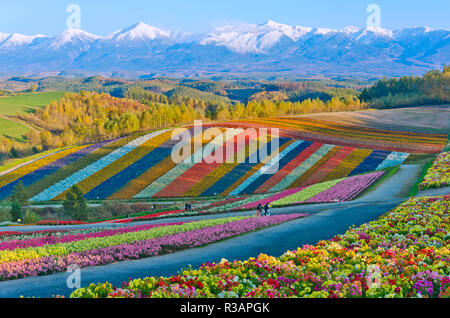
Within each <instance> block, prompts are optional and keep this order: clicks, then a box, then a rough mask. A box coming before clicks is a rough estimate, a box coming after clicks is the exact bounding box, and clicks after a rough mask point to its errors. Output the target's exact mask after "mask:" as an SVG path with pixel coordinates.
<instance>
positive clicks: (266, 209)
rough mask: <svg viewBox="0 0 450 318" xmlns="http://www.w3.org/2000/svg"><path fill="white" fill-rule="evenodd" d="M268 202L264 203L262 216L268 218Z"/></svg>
mask: <svg viewBox="0 0 450 318" xmlns="http://www.w3.org/2000/svg"><path fill="white" fill-rule="evenodd" d="M269 208H270V207H269V202H267V203H266V205H265V206H264V216H268V215H270V214H269Z"/></svg>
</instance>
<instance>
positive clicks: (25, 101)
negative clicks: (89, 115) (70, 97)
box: [0, 92, 64, 116]
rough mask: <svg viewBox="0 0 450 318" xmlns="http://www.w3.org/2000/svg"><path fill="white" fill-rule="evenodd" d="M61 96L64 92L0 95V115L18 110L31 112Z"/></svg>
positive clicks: (7, 114) (14, 112)
mask: <svg viewBox="0 0 450 318" xmlns="http://www.w3.org/2000/svg"><path fill="white" fill-rule="evenodd" d="M63 96H64V92H49V93H31V94H19V95H15V96H10V97H9V96H8V97H0V115H6V116H13V115H16V114H17V113H20V112H28V113H29V112H33V111H34V110H35V109H37V108H42V107H44V106H46V105H48V104H49V103H50V102H51V101H54V100H59V99H60V98H61V97H63Z"/></svg>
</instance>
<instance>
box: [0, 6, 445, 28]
mask: <svg viewBox="0 0 450 318" xmlns="http://www.w3.org/2000/svg"><path fill="white" fill-rule="evenodd" d="M72 3H75V4H78V5H79V6H80V7H81V10H82V11H81V28H82V29H83V30H86V31H88V32H91V33H95V34H98V35H105V34H108V33H111V32H114V31H117V30H119V29H122V28H124V27H127V26H130V25H133V24H135V23H136V22H139V21H142V22H145V23H147V24H150V25H154V26H157V27H160V28H163V29H166V30H181V31H187V32H193V33H200V32H205V31H209V30H211V29H212V28H215V27H218V26H223V25H228V24H237V23H242V22H245V23H263V22H265V21H267V20H269V19H270V20H273V21H276V22H280V23H286V24H291V25H302V26H311V27H329V28H342V27H344V26H347V25H356V26H359V27H364V26H365V23H366V19H367V16H368V13H366V8H367V6H368V5H369V4H372V3H375V4H378V5H379V6H380V7H381V19H382V20H381V22H382V25H381V26H382V27H383V28H387V29H397V28H403V27H411V26H429V27H432V28H436V29H440V28H442V29H450V19H449V18H448V12H450V1H449V0H432V1H430V0H429V1H417V0H416V1H411V0H410V1H407V0H368V1H366V0H220V1H217V0H127V1H117V0H0V32H6V33H12V32H19V33H25V34H35V33H43V34H46V35H55V34H57V33H59V32H61V31H63V30H64V29H65V28H66V20H67V17H68V15H69V13H67V12H66V8H67V6H68V5H69V4H72Z"/></svg>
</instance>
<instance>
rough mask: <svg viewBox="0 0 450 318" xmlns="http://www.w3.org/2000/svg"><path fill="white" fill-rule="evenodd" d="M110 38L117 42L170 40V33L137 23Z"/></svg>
mask: <svg viewBox="0 0 450 318" xmlns="http://www.w3.org/2000/svg"><path fill="white" fill-rule="evenodd" d="M110 37H111V38H112V39H113V40H115V41H117V42H120V41H124V40H132V41H133V40H154V39H156V38H170V37H171V33H170V32H167V31H163V30H161V29H158V28H156V27H153V26H150V25H148V24H145V23H143V22H139V23H137V24H135V25H133V26H131V27H128V28H125V29H122V30H120V31H117V32H115V33H113V34H112V35H111V36H110Z"/></svg>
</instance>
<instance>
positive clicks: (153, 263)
mask: <svg viewBox="0 0 450 318" xmlns="http://www.w3.org/2000/svg"><path fill="white" fill-rule="evenodd" d="M420 172H421V166H420V165H407V166H402V167H401V168H400V169H399V171H398V172H397V173H396V174H395V175H394V176H392V177H391V178H389V179H387V180H385V181H384V182H383V183H381V184H380V185H378V187H376V188H375V189H373V190H372V191H370V192H369V193H367V194H366V195H364V196H362V197H361V198H359V199H357V200H355V201H352V202H342V203H328V204H311V205H303V206H295V207H285V208H277V209H271V213H272V214H282V213H296V212H302V213H306V214H310V216H308V217H305V218H302V219H297V220H294V221H291V222H287V223H284V224H281V225H277V226H274V227H271V228H267V229H263V230H260V231H257V232H253V233H249V234H245V235H242V236H239V237H235V238H232V239H229V240H226V241H222V242H217V243H214V244H210V245H208V246H205V247H201V248H195V249H189V250H186V251H181V252H177V253H173V254H168V255H162V256H157V257H150V258H144V259H140V260H135V261H127V262H121V263H116V264H111V265H105V266H100V267H91V268H86V269H82V270H81V285H82V286H85V285H88V284H90V283H93V282H94V283H95V282H105V281H108V282H111V283H113V284H114V285H116V286H120V285H121V283H122V282H123V281H126V280H128V279H129V278H139V277H145V276H161V275H164V276H169V275H173V274H175V273H177V272H178V271H179V270H180V269H181V268H184V267H187V266H188V265H192V266H193V267H199V266H200V265H201V264H202V263H204V262H206V261H209V262H218V261H220V260H221V259H222V258H226V259H228V260H230V261H233V260H237V259H240V260H244V259H247V258H249V257H257V256H258V255H259V254H260V253H266V254H269V255H274V256H279V255H281V254H283V253H284V252H285V251H287V250H292V249H296V248H297V247H301V246H303V245H304V244H316V243H317V242H318V241H320V240H326V239H330V238H332V237H334V236H335V235H337V234H341V233H344V232H345V231H346V230H347V229H348V228H349V227H350V226H353V225H354V226H359V225H361V224H363V223H366V222H370V221H372V220H374V219H376V218H378V217H379V216H381V215H383V214H385V213H386V212H388V211H389V210H391V209H393V208H394V207H395V206H397V205H398V204H399V203H400V202H402V201H403V200H404V199H405V198H404V195H405V193H407V191H408V190H409V189H410V187H411V186H412V185H413V184H414V182H415V180H416V179H417V176H418V175H419V174H420ZM245 214H254V212H253V211H251V212H239V213H232V215H245ZM226 215H227V214H220V215H210V216H196V217H186V218H168V219H162V220H154V221H150V222H145V223H148V224H151V223H165V222H172V221H192V220H199V219H205V218H217V217H224V216H226ZM138 224H144V223H142V222H139V223H138ZM130 225H131V224H127V225H126V226H130ZM101 226H110V224H94V225H89V226H81V227H84V228H86V227H101ZM81 227H79V228H81ZM45 228H46V227H17V228H14V230H19V231H20V230H22V231H33V230H35V229H45ZM51 228H55V227H51ZM60 228H67V227H60ZM69 228H75V227H73V226H71V227H69ZM8 229H9V230H11V227H9V228H8ZM2 230H4V228H1V227H0V231H2ZM69 275H71V273H58V274H53V275H48V276H41V277H29V278H24V279H19V280H13V281H7V282H0V297H19V296H24V297H32V296H36V297H50V296H52V295H64V296H69V295H70V293H71V292H72V291H73V290H70V289H69V288H67V284H66V280H67V278H68V277H69Z"/></svg>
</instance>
